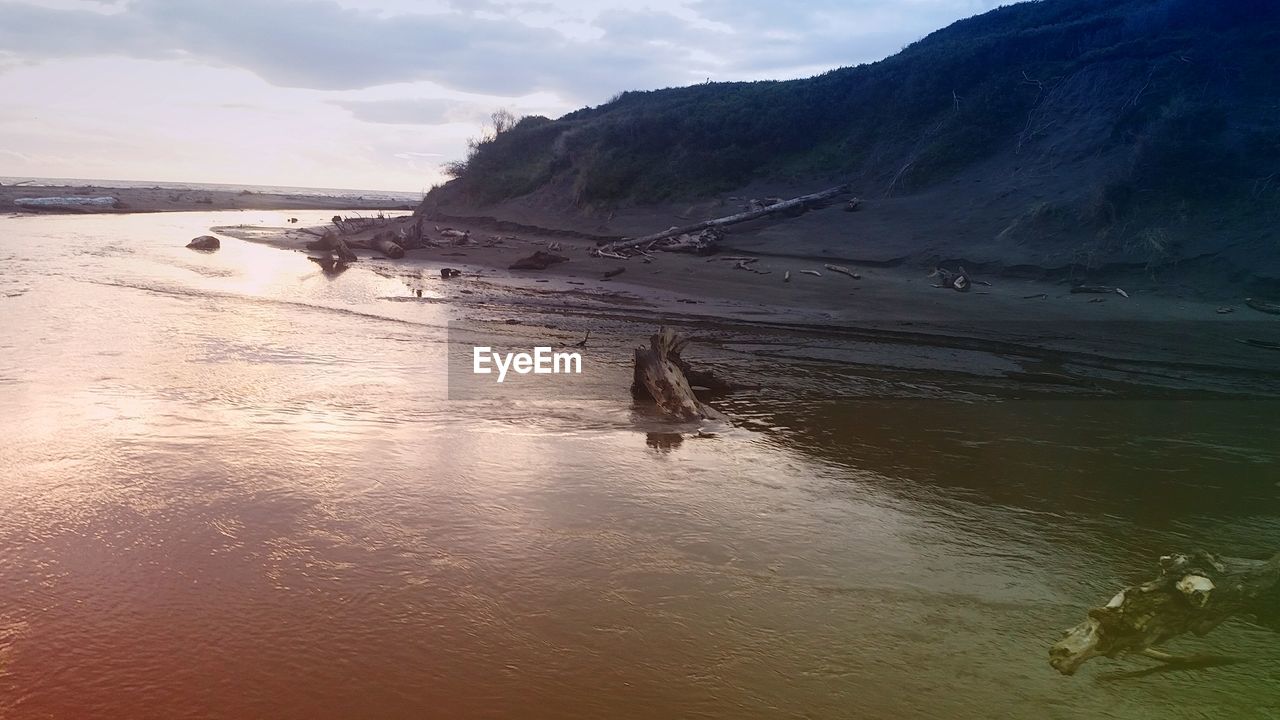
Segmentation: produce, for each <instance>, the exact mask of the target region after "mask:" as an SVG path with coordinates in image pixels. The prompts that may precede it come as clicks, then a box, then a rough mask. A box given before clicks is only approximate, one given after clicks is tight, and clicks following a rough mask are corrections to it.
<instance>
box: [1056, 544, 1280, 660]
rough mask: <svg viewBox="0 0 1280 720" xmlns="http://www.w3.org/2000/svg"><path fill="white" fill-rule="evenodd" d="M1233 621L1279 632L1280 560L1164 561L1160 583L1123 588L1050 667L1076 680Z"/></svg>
mask: <svg viewBox="0 0 1280 720" xmlns="http://www.w3.org/2000/svg"><path fill="white" fill-rule="evenodd" d="M1232 617H1240V618H1244V619H1251V620H1253V621H1254V622H1257V623H1258V624H1260V625H1263V626H1264V627H1268V628H1270V629H1272V630H1275V631H1278V632H1280V554H1277V555H1276V556H1275V557H1273V558H1271V559H1270V560H1235V559H1226V558H1219V557H1216V556H1213V555H1210V554H1208V553H1205V552H1196V553H1192V554H1191V555H1170V556H1166V557H1163V558H1160V576H1159V577H1158V578H1157V579H1155V580H1152V581H1151V582H1148V583H1144V584H1142V585H1135V586H1133V587H1129V588H1125V589H1124V590H1121V591H1120V594H1118V595H1116V596H1115V597H1114V598H1112V599H1111V602H1109V603H1107V604H1106V606H1104V607H1100V608H1094V609H1092V610H1090V611H1089V617H1088V619H1087V620H1085V621H1084V622H1083V623H1080V624H1079V625H1077V626H1075V627H1074V628H1072V629H1070V630H1068V631H1066V632H1065V633H1063V638H1062V640H1061V641H1059V642H1058V643H1056V644H1055V645H1054V646H1053V647H1052V648H1051V649H1050V650H1049V664H1050V665H1052V666H1053V668H1054V669H1055V670H1057V671H1058V672H1060V673H1062V674H1063V675H1072V674H1074V673H1075V672H1076V671H1077V670H1079V669H1080V666H1081V665H1084V664H1085V663H1086V662H1088V661H1089V660H1090V659H1092V658H1095V657H1116V656H1117V655H1121V654H1126V653H1134V654H1146V655H1148V656H1149V657H1155V658H1157V659H1162V660H1165V661H1169V660H1174V659H1176V658H1172V657H1171V656H1166V655H1163V654H1162V653H1157V652H1156V651H1154V650H1152V648H1153V647H1155V646H1156V645H1159V644H1161V643H1164V642H1167V641H1168V640H1171V639H1173V638H1175V637H1178V636H1179V635H1184V634H1186V633H1194V634H1196V635H1204V634H1206V633H1208V632H1209V631H1211V630H1213V629H1214V628H1216V627H1218V626H1219V625H1221V624H1222V623H1223V622H1224V621H1226V620H1228V619H1229V618H1232Z"/></svg>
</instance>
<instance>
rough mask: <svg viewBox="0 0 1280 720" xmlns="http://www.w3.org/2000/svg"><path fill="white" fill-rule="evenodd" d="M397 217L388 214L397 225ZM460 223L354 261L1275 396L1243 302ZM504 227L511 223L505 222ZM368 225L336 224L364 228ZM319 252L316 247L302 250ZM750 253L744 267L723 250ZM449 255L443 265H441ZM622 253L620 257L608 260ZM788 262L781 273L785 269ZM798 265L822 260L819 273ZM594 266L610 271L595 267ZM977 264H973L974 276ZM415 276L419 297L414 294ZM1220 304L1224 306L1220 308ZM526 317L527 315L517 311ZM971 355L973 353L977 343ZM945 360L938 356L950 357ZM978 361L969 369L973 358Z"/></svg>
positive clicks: (871, 353)
mask: <svg viewBox="0 0 1280 720" xmlns="http://www.w3.org/2000/svg"><path fill="white" fill-rule="evenodd" d="M401 223H407V219H400V220H395V221H392V222H391V223H390V224H389V225H387V226H384V228H381V229H386V228H388V227H389V228H395V227H397V226H398V225H399V224H401ZM446 227H447V228H452V229H457V230H461V231H469V232H470V237H471V240H470V242H469V243H467V244H460V245H450V244H448V243H449V241H448V240H443V239H442V238H441V236H440V233H439V231H438V230H436V223H435V221H432V220H428V221H427V234H428V235H429V236H430V237H431V238H433V239H437V240H439V241H440V242H441V245H442V246H441V247H430V248H423V249H417V250H411V251H409V252H408V253H407V254H406V255H405V257H404V258H403V259H400V260H390V259H387V258H384V257H382V256H381V254H379V253H376V252H372V251H366V250H359V251H358V255H359V257H360V260H359V261H358V262H357V263H356V264H355V265H353V266H352V267H353V268H360V267H364V268H365V269H369V270H372V271H374V272H377V273H379V274H383V275H386V276H391V277H396V278H398V279H401V280H403V281H404V282H405V284H406V288H407V291H408V293H409V294H410V295H411V297H407V298H404V300H405V301H421V302H453V303H457V304H459V305H460V306H462V307H467V306H473V305H481V306H483V305H506V306H510V307H512V308H513V309H518V310H523V311H525V312H526V313H528V314H529V315H541V314H557V313H573V314H579V313H585V314H587V315H595V316H598V317H600V318H601V321H602V322H603V321H604V320H605V319H606V317H605V316H608V315H613V316H615V317H623V316H625V317H626V319H628V320H632V321H634V320H635V319H637V318H639V319H645V316H652V324H653V325H654V327H655V329H656V327H657V326H658V325H661V324H664V323H667V324H676V325H679V324H693V325H702V324H719V325H725V326H727V325H732V326H737V327H740V328H746V329H755V330H758V331H760V332H761V333H764V334H773V333H784V334H796V333H799V334H802V335H804V336H805V337H806V338H815V337H827V338H831V339H832V340H833V341H834V342H835V343H837V344H838V345H840V346H841V349H840V350H839V351H838V352H836V353H835V355H836V357H834V358H832V359H835V360H836V361H838V362H841V363H843V364H850V365H868V366H872V367H887V368H904V367H909V366H910V365H911V364H912V363H915V362H917V360H916V359H913V358H912V357H909V356H911V355H912V354H913V353H914V352H916V351H917V350H919V349H921V348H928V349H929V350H928V352H929V353H932V354H935V355H939V354H940V355H946V354H953V355H955V354H959V355H964V356H966V357H967V359H966V360H963V361H958V362H955V363H954V364H955V366H956V367H957V368H959V369H960V370H961V371H962V372H963V371H964V367H965V363H966V362H975V363H976V364H977V365H978V366H983V367H985V366H994V365H1004V366H1007V365H1009V364H1010V363H1012V364H1013V365H1016V366H1018V367H1019V368H1021V369H1017V370H1011V371H1010V372H1009V373H1007V377H1009V378H1013V379H1017V378H1021V379H1023V380H1026V381H1028V382H1032V383H1048V384H1067V385H1070V384H1072V383H1082V384H1085V385H1089V384H1091V383H1092V384H1096V383H1104V384H1106V383H1111V382H1113V381H1119V382H1120V383H1121V384H1133V385H1137V386H1147V387H1175V388H1183V389H1186V388H1194V389H1197V390H1206V391H1220V392H1224V393H1227V394H1232V395H1234V394H1256V393H1261V394H1264V395H1268V396H1280V372H1278V371H1277V370H1276V366H1277V362H1276V361H1277V360H1278V359H1280V353H1277V351H1275V350H1271V349H1268V348H1263V347H1255V346H1249V345H1247V344H1245V343H1246V341H1248V340H1262V341H1265V342H1274V343H1280V322H1277V321H1276V318H1275V317H1271V316H1268V315H1265V314H1262V313H1259V312H1256V311H1255V310H1252V309H1250V308H1248V307H1247V306H1246V305H1245V304H1244V302H1243V300H1244V298H1240V300H1239V301H1238V302H1233V303H1230V304H1229V305H1226V304H1224V303H1221V302H1217V301H1210V300H1189V299H1184V298H1172V297H1167V296H1160V295H1156V294H1151V293H1147V292H1142V291H1131V292H1130V297H1128V298H1125V297H1122V296H1119V295H1114V296H1113V295H1107V296H1101V297H1100V296H1097V295H1085V294H1074V293H1072V292H1071V288H1070V286H1069V285H1066V284H1064V283H1061V282H1048V281H1042V280H1025V279H1015V278H1001V277H995V276H993V277H992V278H991V286H990V287H986V286H982V287H981V288H980V289H975V291H973V292H969V293H958V292H955V291H953V290H946V289H937V288H933V287H931V283H932V282H933V281H932V280H930V279H929V278H928V277H927V276H926V275H925V274H924V273H919V272H915V271H913V270H912V269H910V268H902V267H874V266H859V267H855V268H854V270H856V271H857V272H858V273H859V274H860V275H861V276H862V278H861V279H860V280H855V279H853V278H850V277H847V276H844V275H840V274H837V273H832V272H830V271H828V270H826V269H825V268H824V266H823V264H822V263H820V262H818V261H815V260H813V259H805V258H795V257H790V256H786V255H765V254H756V253H751V252H749V251H747V252H744V251H739V250H735V249H733V248H731V247H730V248H725V249H723V250H722V252H721V253H719V254H718V255H714V256H710V257H699V256H693V255H682V254H676V253H655V254H654V255H653V256H652V258H645V257H635V258H631V259H629V260H615V259H610V258H598V257H593V256H591V255H590V254H589V250H590V248H592V247H594V246H595V241H594V240H593V239H589V238H588V236H586V235H585V234H583V235H577V236H575V235H570V234H567V233H564V232H562V231H545V232H537V231H533V230H532V229H530V228H529V226H522V227H523V228H524V230H523V231H521V232H519V233H507V232H503V231H498V232H495V231H494V230H493V226H492V225H491V224H488V223H485V222H479V223H462V222H457V221H454V222H451V223H449V224H448V225H447V226H446V225H445V224H444V223H443V222H442V223H441V224H440V225H439V228H441V229H445V228H446ZM508 227H510V226H508ZM212 230H213V232H215V233H217V234H222V235H225V236H228V237H232V238H237V239H241V240H245V241H249V242H255V243H261V244H265V245H269V246H272V247H276V248H279V249H283V250H292V251H297V252H303V253H306V252H307V251H306V249H305V247H304V246H305V243H307V242H309V241H312V240H315V239H316V234H315V233H318V232H319V231H320V230H321V229H320V228H255V227H250V226H235V227H215V228H213V229H212ZM378 230H379V229H371V230H366V231H363V232H361V233H354V234H352V235H349V236H345V237H346V238H347V239H348V240H360V239H366V238H367V237H368V236H371V235H373V234H375V233H376V232H378ZM536 250H543V251H547V250H550V251H551V252H554V253H556V254H558V255H561V256H563V257H566V258H568V260H567V261H565V262H561V263H557V264H554V265H551V266H550V267H548V268H547V269H545V270H534V271H528V270H511V269H509V268H508V266H509V265H510V264H511V263H512V262H514V261H515V260H517V259H519V258H522V257H525V256H527V255H530V254H532V253H533V252H534V251H536ZM311 254H313V255H314V254H315V253H311ZM748 255H749V256H753V257H758V258H759V260H758V261H757V262H756V263H754V264H753V265H752V266H751V267H752V268H756V269H757V270H756V272H745V271H743V270H741V269H735V268H734V264H735V263H734V262H732V261H726V260H724V259H723V258H725V257H738V256H748ZM445 267H450V268H455V269H458V270H461V271H462V272H463V274H462V276H461V277H457V278H451V279H447V280H446V279H442V278H441V277H440V270H441V268H445ZM619 269H621V270H622V272H620V273H616V271H618V270H619ZM788 271H790V273H791V279H790V281H785V280H784V277H785V273H786V272H788ZM803 271H815V272H818V273H820V274H821V276H820V277H815V276H813V275H810V274H806V273H805V272H803ZM605 273H616V274H614V275H612V276H611V277H606V276H605ZM979 279H982V277H981V276H979ZM418 291H421V293H422V295H421V297H412V295H414V294H416V293H417V292H418ZM1224 307H1231V308H1232V312H1230V313H1228V314H1219V310H1220V309H1221V308H1224ZM523 320H527V318H522V321H523ZM979 356H980V357H979ZM948 362H950V361H948ZM979 374H980V373H979Z"/></svg>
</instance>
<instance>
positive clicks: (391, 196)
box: [0, 176, 422, 203]
mask: <svg viewBox="0 0 1280 720" xmlns="http://www.w3.org/2000/svg"><path fill="white" fill-rule="evenodd" d="M18 183H23V184H24V185H26V186H28V187H84V186H86V185H92V186H93V187H97V188H161V189H164V190H196V191H199V190H205V191H215V190H216V191H230V192H242V191H245V190H248V191H250V192H256V193H271V194H274V195H299V196H304V197H339V198H346V197H349V198H362V199H364V200H384V199H385V200H394V201H405V202H414V203H416V202H418V201H420V200H421V199H422V193H415V192H396V191H393V190H356V189H349V188H309V187H291V186H287V185H230V184H226V183H188V182H154V181H143V180H97V179H91V178H41V177H7V176H0V184H3V185H15V184H18Z"/></svg>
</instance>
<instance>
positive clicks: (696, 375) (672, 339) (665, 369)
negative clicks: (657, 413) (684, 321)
mask: <svg viewBox="0 0 1280 720" xmlns="http://www.w3.org/2000/svg"><path fill="white" fill-rule="evenodd" d="M688 344H689V340H688V339H687V338H682V337H680V336H679V335H677V334H676V333H675V332H674V331H672V330H671V329H669V328H662V329H661V330H659V331H658V333H657V334H655V335H653V336H652V337H650V338H649V345H648V347H645V346H641V347H638V348H636V358H635V376H634V379H633V380H632V383H631V396H632V397H633V398H635V400H636V401H637V402H652V403H655V404H657V406H658V409H659V410H661V411H662V412H663V413H665V414H666V415H668V416H670V417H671V418H673V419H675V420H677V421H680V422H688V421H691V420H700V419H723V418H724V416H723V415H721V414H720V413H719V412H717V411H716V410H715V409H713V408H711V407H708V406H707V405H705V404H703V403H702V401H700V400H699V399H698V398H697V396H696V395H694V392H693V388H694V387H701V388H705V389H707V390H710V391H711V392H713V393H725V392H731V391H733V390H739V389H742V388H744V387H746V386H743V385H738V384H736V383H732V382H729V381H726V380H724V379H723V378H721V377H720V376H718V375H716V374H715V373H714V372H711V371H709V370H697V369H694V368H693V367H692V366H691V365H690V364H689V362H688V361H687V360H685V359H684V358H683V357H682V356H681V353H682V352H683V351H684V348H685V346H686V345H688Z"/></svg>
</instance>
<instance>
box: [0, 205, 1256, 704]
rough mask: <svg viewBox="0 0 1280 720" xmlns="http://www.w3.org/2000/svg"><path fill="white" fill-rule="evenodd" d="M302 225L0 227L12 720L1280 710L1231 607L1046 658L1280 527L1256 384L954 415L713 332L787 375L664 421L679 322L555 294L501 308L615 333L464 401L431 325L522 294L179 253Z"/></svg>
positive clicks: (737, 354)
mask: <svg viewBox="0 0 1280 720" xmlns="http://www.w3.org/2000/svg"><path fill="white" fill-rule="evenodd" d="M328 214H330V213H320V214H317V218H312V217H311V216H309V215H308V214H306V213H302V214H300V213H297V212H292V213H290V215H295V216H301V217H303V220H304V222H309V221H312V220H314V219H318V217H322V216H327V215H328ZM282 217H283V216H277V215H275V214H272V213H235V214H226V213H223V214H219V213H203V214H198V213H192V214H175V215H148V216H110V217H84V216H81V217H34V218H8V219H0V317H2V318H3V326H2V328H3V331H2V332H0V718H5V720H9V719H10V718H116V717H120V718H123V717H128V718H184V717H202V718H203V717H217V718H352V717H369V718H374V717H377V718H423V717H441V718H462V717H524V718H674V717H705V718H713V717H714V718H783V717H795V718H847V717H859V718H988V717H1018V718H1022V717H1026V718H1044V717H1052V718H1059V717H1061V718H1076V717H1116V718H1163V719H1168V718H1200V717H1228V716H1230V717H1260V718H1261V717H1274V716H1276V715H1277V714H1278V713H1280V646H1278V645H1277V643H1276V638H1275V636H1274V635H1272V634H1268V633H1264V632H1262V631H1259V630H1256V629H1253V628H1251V627H1250V626H1247V625H1243V624H1238V623H1237V624H1229V625H1227V626H1224V627H1222V628H1221V629H1219V630H1218V631H1216V632H1215V633H1214V634H1212V635H1211V636H1209V637H1208V638H1206V639H1203V640H1200V639H1187V640H1183V641H1180V642H1179V643H1177V645H1176V646H1174V649H1180V650H1186V651H1216V652H1226V653H1230V654H1233V655H1237V656H1240V657H1244V658H1246V659H1247V660H1248V661H1247V662H1245V663H1242V664H1237V665H1231V666H1227V667H1220V668H1215V669H1211V670H1206V671H1200V672H1167V673H1157V674H1151V675H1141V676H1132V675H1126V674H1124V672H1125V671H1133V670H1139V669H1142V668H1145V667H1148V665H1146V664H1143V663H1142V662H1139V661H1129V662H1124V661H1108V660H1099V661H1095V663H1093V664H1091V665H1089V666H1087V667H1086V669H1085V670H1084V671H1083V672H1082V673H1081V674H1080V675H1078V676H1076V677H1074V678H1063V677H1059V676H1058V675H1057V674H1056V673H1054V672H1053V671H1052V670H1051V669H1050V668H1049V667H1048V664H1047V656H1046V652H1047V648H1048V646H1049V644H1051V643H1052V642H1053V641H1054V640H1056V638H1057V634H1058V632H1059V631H1060V630H1062V629H1064V628H1066V627H1068V626H1071V625H1074V624H1075V623H1077V622H1078V621H1080V620H1081V619H1083V617H1084V610H1085V608H1087V607H1089V606H1090V605H1093V604H1097V603H1099V602H1100V601H1104V600H1105V599H1107V598H1108V597H1110V595H1111V594H1112V593H1113V592H1114V591H1115V590H1116V589H1118V588H1119V587H1120V586H1122V585H1124V584H1127V583H1129V582H1132V581H1135V580H1142V579H1147V578H1148V577H1150V576H1151V575H1152V571H1151V569H1150V566H1151V564H1152V562H1153V560H1154V558H1156V557H1157V556H1159V555H1160V554H1162V553H1164V552H1167V551H1169V550H1174V549H1181V548H1188V547H1206V548H1209V549H1211V550H1215V551H1219V552H1225V553H1228V554H1238V555H1258V554H1269V551H1274V549H1275V548H1277V547H1280V522H1278V521H1277V517H1278V515H1277V511H1278V510H1280V486H1277V483H1280V473H1278V472H1277V467H1278V463H1280V445H1278V441H1277V432H1276V429H1275V428H1276V422H1275V421H1276V418H1277V414H1276V412H1275V409H1276V406H1275V405H1273V404H1267V403H1258V402H1245V401H1221V402H1218V401H1205V400H1201V401H1190V400H1187V399H1185V398H1184V399H1178V398H1174V399H1165V400H1156V399H1133V398H1131V399H1127V400H1098V399H1090V398H1074V399H1072V398H1069V397H1064V398H1060V399H1051V398H1046V399H1041V400H1027V399H1019V400H1007V399H1002V398H1001V395H1000V391H999V388H995V389H990V388H989V389H987V390H986V391H983V394H981V396H977V395H975V396H974V397H975V399H974V401H972V402H965V403H939V402H937V401H931V400H927V399H920V398H922V397H923V398H927V397H929V395H930V390H931V386H932V384H935V383H944V384H945V383H947V382H950V381H948V380H947V379H946V378H942V377H933V376H930V375H929V374H928V373H914V374H898V373H887V372H881V373H878V372H873V371H871V370H866V369H864V370H861V371H857V370H855V369H852V368H850V367H849V366H847V365H843V364H837V363H832V362H827V361H823V360H821V359H817V358H814V359H809V360H799V359H794V358H787V357H784V354H780V353H777V352H773V351H769V350H761V347H762V345H769V344H772V345H771V346H773V347H775V348H776V347H777V346H778V344H779V343H781V344H783V345H785V344H786V343H788V342H793V341H794V342H800V340H797V339H795V338H788V337H787V336H785V335H783V336H779V337H776V338H771V339H768V342H767V343H765V342H764V341H763V340H762V339H761V338H760V337H758V336H751V337H748V336H746V335H744V334H742V333H736V332H735V331H733V330H731V329H720V330H714V331H711V330H707V331H706V334H707V335H708V342H706V343H704V345H703V346H702V348H701V349H698V350H693V351H691V353H694V354H699V353H700V354H701V356H702V357H709V358H711V359H713V360H715V361H717V362H718V363H719V364H721V365H723V366H724V367H728V368H730V369H732V370H736V371H739V372H751V373H753V374H755V375H757V376H758V377H763V378H766V379H767V381H768V382H767V385H768V387H769V389H768V390H763V391H759V392H748V393H740V394H738V395H736V396H734V397H732V398H729V399H727V400H726V401H725V402H724V403H723V404H722V407H723V408H724V409H725V410H727V411H728V412H729V413H730V415H731V416H732V417H733V418H734V419H735V421H736V424H737V427H736V428H734V429H730V430H728V431H726V432H723V433H722V434H720V435H719V436H718V437H716V438H712V439H694V438H688V439H684V440H683V441H680V440H679V439H678V438H674V437H671V436H670V435H665V436H664V435H662V434H661V431H662V430H663V428H661V427H660V426H659V425H658V424H656V423H655V422H654V421H653V420H652V419H651V418H648V417H646V416H645V415H644V414H643V413H640V412H637V411H636V410H635V409H633V408H632V407H630V405H629V400H628V397H627V394H626V386H627V384H628V382H629V379H630V378H629V373H630V371H629V367H628V358H629V350H628V349H627V348H628V347H630V346H632V345H634V344H635V342H636V341H637V339H638V338H640V337H642V336H643V335H644V334H646V333H648V332H651V331H652V327H653V325H654V323H653V322H652V321H650V320H649V319H644V318H641V320H640V321H638V322H634V323H633V322H630V321H627V320H624V319H620V318H619V319H616V320H615V321H613V322H607V321H605V320H604V319H602V313H601V312H599V311H598V310H593V309H588V310H582V309H581V308H576V307H567V306H566V307H557V308H549V309H548V310H547V312H546V314H545V315H544V316H542V317H541V318H534V319H532V320H530V319H529V317H528V316H525V317H524V320H525V323H524V324H523V325H521V326H513V327H514V329H513V330H512V332H526V331H527V332H529V333H533V334H537V333H538V332H541V333H544V334H545V333H552V334H554V333H562V334H563V336H564V337H567V338H577V337H581V335H582V331H583V328H585V327H592V328H594V330H595V331H594V332H593V335H592V343H591V345H590V346H589V347H588V352H587V361H588V362H589V363H592V364H593V367H596V368H597V372H596V373H595V374H594V375H592V376H591V378H590V379H589V381H588V383H587V385H586V386H585V387H583V386H579V387H578V388H576V389H575V392H574V393H573V394H572V396H571V397H561V398H557V397H548V396H547V395H546V394H542V395H539V394H536V393H535V394H531V393H524V394H521V393H518V392H515V391H512V393H510V394H508V395H501V394H495V395H493V396H491V397H485V398H479V399H469V400H468V399H457V398H455V399H450V397H449V395H448V393H447V388H446V378H445V371H444V368H445V357H446V354H447V348H448V344H447V342H446V340H447V336H446V333H445V330H444V327H445V323H446V322H448V321H450V320H459V319H464V320H467V321H471V322H483V321H485V320H493V321H495V322H497V323H501V321H502V320H503V319H504V318H509V317H512V315H513V311H512V308H510V307H507V306H504V305H503V304H502V303H501V302H496V301H493V300H492V299H485V300H484V301H483V302H482V301H481V300H477V299H474V298H473V296H470V295H461V294H449V292H446V290H444V289H442V288H443V286H442V284H441V283H439V282H438V281H437V282H435V283H432V282H427V281H420V280H419V279H418V278H417V277H415V276H413V274H412V273H410V276H409V277H404V276H402V275H403V271H401V270H391V269H390V267H389V266H382V267H381V268H379V269H380V270H381V271H380V272H372V271H370V270H369V269H368V265H369V264H368V263H366V264H365V266H366V267H362V268H360V269H353V270H351V271H349V272H347V273H346V274H344V275H341V276H339V277H337V278H334V279H330V278H326V277H324V276H323V275H321V274H320V273H319V272H317V269H316V268H315V267H314V266H313V265H312V264H311V263H309V262H307V261H306V260H305V258H304V257H303V256H302V255H300V254H297V253H287V252H282V251H278V250H273V249H269V248H265V247H261V246H256V245H250V244H246V243H241V242H238V241H234V240H224V245H223V249H222V250H221V251H220V252H218V253H216V254H212V255H203V254H200V253H195V252H192V251H189V250H186V249H185V248H184V247H183V245H184V243H185V242H186V240H187V239H189V238H190V237H192V236H194V235H198V234H203V233H204V232H205V230H206V228H208V227H209V226H211V225H219V224H230V223H238V222H259V221H263V222H268V223H279V222H280V221H281V219H282ZM416 287H424V288H425V292H424V296H425V297H424V300H423V301H421V302H419V301H417V299H416V297H415V298H411V295H412V294H413V293H412V290H413V289H414V288H416ZM455 287H459V286H455ZM480 296H483V297H485V298H489V296H485V295H484V294H483V293H480V295H479V296H476V297H480ZM441 300H443V301H441ZM629 315H630V316H631V317H632V318H635V317H636V316H637V315H643V313H642V312H640V311H635V310H632V311H630V312H629ZM539 323H541V324H546V325H555V326H556V327H555V329H554V330H549V329H547V328H536V327H533V326H535V325H537V324H539ZM833 389H834V390H835V392H836V393H837V394H838V396H839V397H841V398H843V399H832V398H831V392H832V391H833Z"/></svg>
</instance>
